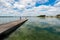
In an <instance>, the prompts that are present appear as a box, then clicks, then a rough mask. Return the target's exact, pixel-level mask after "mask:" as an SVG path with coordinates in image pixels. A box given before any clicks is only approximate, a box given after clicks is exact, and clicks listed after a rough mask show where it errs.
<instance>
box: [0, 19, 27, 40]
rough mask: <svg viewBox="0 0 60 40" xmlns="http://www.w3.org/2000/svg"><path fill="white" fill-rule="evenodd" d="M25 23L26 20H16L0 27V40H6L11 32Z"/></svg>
mask: <svg viewBox="0 0 60 40" xmlns="http://www.w3.org/2000/svg"><path fill="white" fill-rule="evenodd" d="M26 21H27V19H22V20H16V21H13V22H10V23H7V24H3V25H0V40H2V39H4V38H6V37H7V36H8V35H10V34H11V33H12V32H13V31H15V30H16V29H17V28H18V27H20V26H21V25H22V24H23V23H25V22H26Z"/></svg>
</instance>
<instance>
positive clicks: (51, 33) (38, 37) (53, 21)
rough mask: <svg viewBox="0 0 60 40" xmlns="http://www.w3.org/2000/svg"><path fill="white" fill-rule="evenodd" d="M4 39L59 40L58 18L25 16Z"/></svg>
mask: <svg viewBox="0 0 60 40" xmlns="http://www.w3.org/2000/svg"><path fill="white" fill-rule="evenodd" d="M27 18H28V21H27V22H26V23H24V24H23V25H22V26H21V27H20V28H18V29H17V30H16V31H15V32H13V33H12V34H11V35H10V36H9V37H8V38H6V39H5V40H60V18H42V17H27Z"/></svg>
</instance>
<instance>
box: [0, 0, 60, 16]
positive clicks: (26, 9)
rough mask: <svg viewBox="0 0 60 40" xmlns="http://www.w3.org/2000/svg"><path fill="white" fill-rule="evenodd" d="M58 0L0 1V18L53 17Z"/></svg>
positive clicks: (59, 9)
mask: <svg viewBox="0 0 60 40" xmlns="http://www.w3.org/2000/svg"><path fill="white" fill-rule="evenodd" d="M57 14H60V0H0V16H39V15H47V16H55V15H57Z"/></svg>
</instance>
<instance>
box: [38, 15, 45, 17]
mask: <svg viewBox="0 0 60 40" xmlns="http://www.w3.org/2000/svg"><path fill="white" fill-rule="evenodd" d="M45 16H46V15H40V16H38V17H45Z"/></svg>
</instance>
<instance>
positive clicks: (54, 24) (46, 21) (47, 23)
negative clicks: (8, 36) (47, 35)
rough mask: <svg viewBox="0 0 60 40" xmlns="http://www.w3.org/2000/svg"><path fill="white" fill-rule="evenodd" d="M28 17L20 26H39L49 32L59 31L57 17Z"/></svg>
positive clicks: (59, 25) (59, 23) (59, 26)
mask: <svg viewBox="0 0 60 40" xmlns="http://www.w3.org/2000/svg"><path fill="white" fill-rule="evenodd" d="M28 19H29V20H28V21H27V22H26V23H25V25H23V26H22V28H25V27H27V28H39V29H40V30H47V31H50V32H56V31H57V32H60V22H59V21H60V19H59V18H38V17H28ZM39 29H38V30H39Z"/></svg>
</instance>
